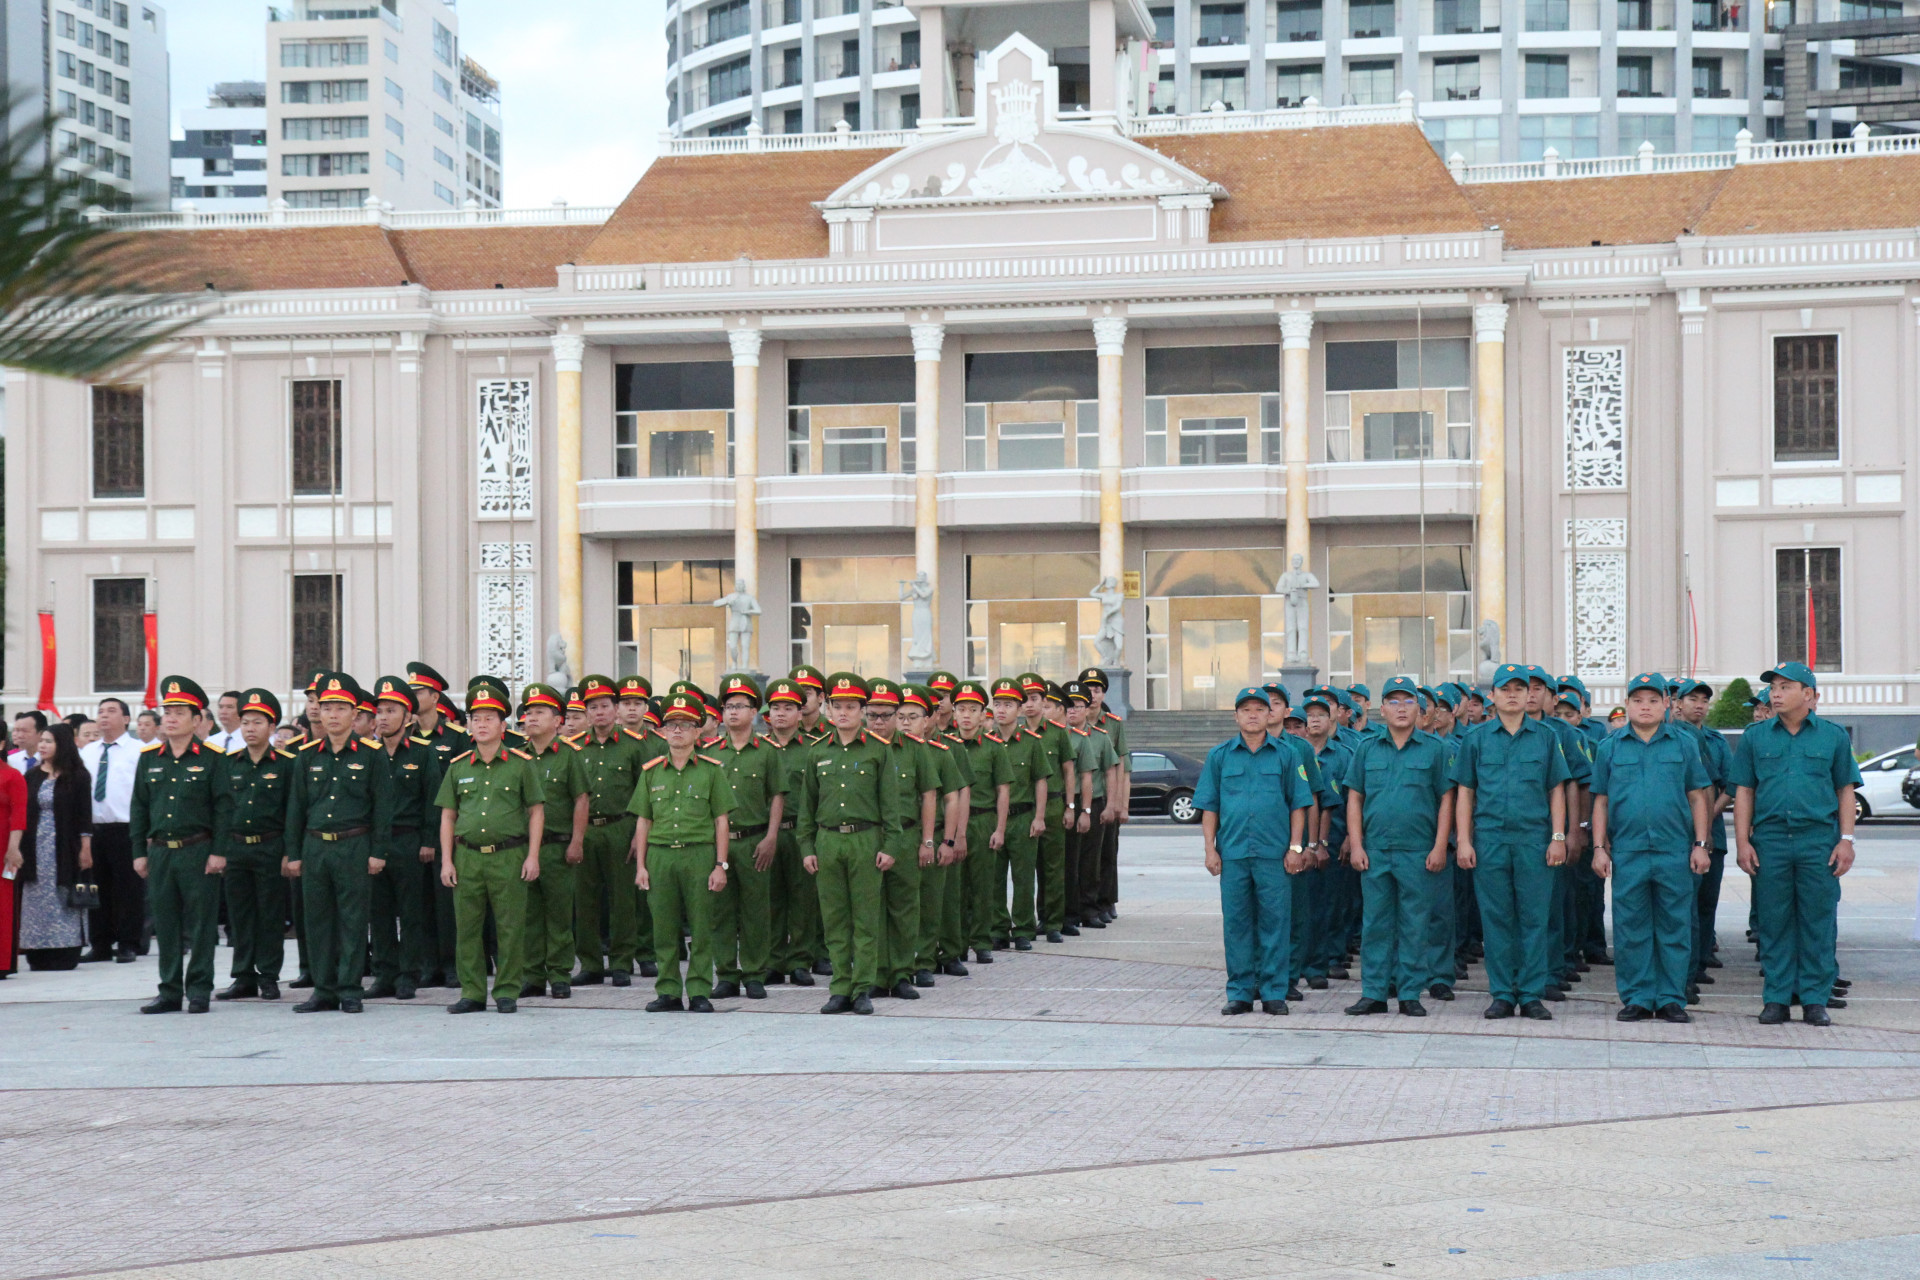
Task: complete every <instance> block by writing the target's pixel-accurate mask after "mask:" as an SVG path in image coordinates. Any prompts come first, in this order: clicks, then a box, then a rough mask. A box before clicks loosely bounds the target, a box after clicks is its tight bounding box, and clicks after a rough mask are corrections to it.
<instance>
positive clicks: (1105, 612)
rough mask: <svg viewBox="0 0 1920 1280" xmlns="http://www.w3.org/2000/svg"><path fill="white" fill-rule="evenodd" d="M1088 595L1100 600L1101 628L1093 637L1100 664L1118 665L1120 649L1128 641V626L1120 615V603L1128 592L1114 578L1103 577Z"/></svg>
mask: <svg viewBox="0 0 1920 1280" xmlns="http://www.w3.org/2000/svg"><path fill="white" fill-rule="evenodd" d="M1088 596H1089V598H1090V599H1094V600H1098V601H1099V602H1100V630H1099V631H1098V632H1096V633H1095V634H1094V637H1093V647H1094V648H1095V649H1097V650H1098V651H1099V653H1100V665H1101V666H1103V667H1117V666H1119V665H1120V651H1121V650H1122V649H1123V648H1125V647H1126V642H1127V626H1126V623H1125V622H1124V621H1122V620H1121V617H1120V605H1121V603H1122V602H1123V601H1124V600H1126V598H1127V596H1126V593H1125V592H1124V591H1122V590H1120V584H1119V583H1118V582H1116V581H1114V580H1113V579H1112V578H1102V579H1100V582H1099V584H1098V585H1097V586H1095V587H1094V589H1093V590H1092V591H1091V592H1089V593H1088Z"/></svg>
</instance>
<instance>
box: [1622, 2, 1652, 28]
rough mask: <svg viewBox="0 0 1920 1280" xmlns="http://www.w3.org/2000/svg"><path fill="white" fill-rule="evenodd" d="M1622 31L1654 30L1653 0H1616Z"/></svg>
mask: <svg viewBox="0 0 1920 1280" xmlns="http://www.w3.org/2000/svg"><path fill="white" fill-rule="evenodd" d="M1614 4H1615V6H1616V8H1615V15H1616V16H1617V17H1618V18H1619V22H1620V30H1622V31H1651V30H1653V0H1614Z"/></svg>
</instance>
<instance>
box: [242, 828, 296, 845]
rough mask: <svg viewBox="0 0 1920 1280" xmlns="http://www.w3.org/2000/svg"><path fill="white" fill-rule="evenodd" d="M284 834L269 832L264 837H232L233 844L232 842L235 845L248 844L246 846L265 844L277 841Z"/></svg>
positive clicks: (281, 832)
mask: <svg viewBox="0 0 1920 1280" xmlns="http://www.w3.org/2000/svg"><path fill="white" fill-rule="evenodd" d="M285 834H286V833H285V832H283V831H269V832H267V833H266V834H265V835H258V836H234V837H233V842H234V843H235V844H248V845H252V844H265V843H266V842H267V841H269V840H278V839H279V838H280V837H281V836H283V835H285Z"/></svg>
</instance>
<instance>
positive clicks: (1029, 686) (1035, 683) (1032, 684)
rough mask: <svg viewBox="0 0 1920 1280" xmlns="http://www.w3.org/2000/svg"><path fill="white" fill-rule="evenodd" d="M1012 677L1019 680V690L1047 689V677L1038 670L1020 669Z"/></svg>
mask: <svg viewBox="0 0 1920 1280" xmlns="http://www.w3.org/2000/svg"><path fill="white" fill-rule="evenodd" d="M1014 678H1015V679H1016V680H1018V681H1019V682H1020V692H1022V693H1045V692H1046V691H1047V678H1046V677H1045V676H1043V675H1041V674H1040V673H1039V672H1038V671H1022V672H1021V673H1020V674H1019V675H1018V676H1016V677H1014Z"/></svg>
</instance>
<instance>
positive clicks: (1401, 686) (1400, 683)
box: [1354, 676, 1422, 702]
mask: <svg viewBox="0 0 1920 1280" xmlns="http://www.w3.org/2000/svg"><path fill="white" fill-rule="evenodd" d="M1360 687H1361V686H1359V685H1355V686H1354V688H1356V689H1358V688H1360ZM1396 693H1406V694H1411V695H1413V698H1414V700H1415V701H1416V702H1417V701H1419V700H1420V699H1421V696H1422V695H1421V692H1420V685H1419V682H1418V681H1416V680H1415V679H1414V678H1413V677H1412V676H1395V677H1393V679H1391V680H1389V681H1387V682H1386V683H1385V684H1383V685H1381V686H1380V701H1382V702H1385V701H1386V700H1387V699H1388V698H1391V697H1392V696H1393V695H1394V694H1396Z"/></svg>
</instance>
